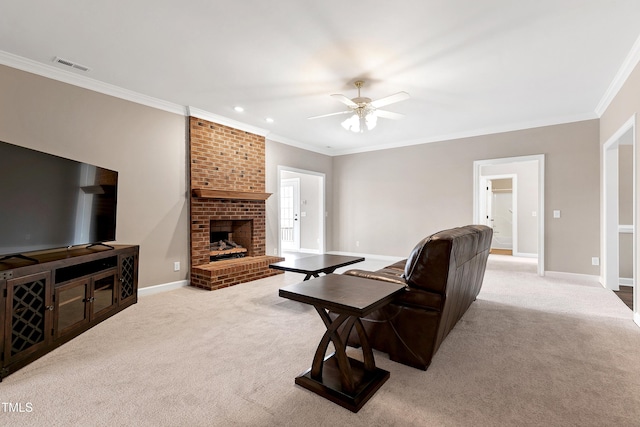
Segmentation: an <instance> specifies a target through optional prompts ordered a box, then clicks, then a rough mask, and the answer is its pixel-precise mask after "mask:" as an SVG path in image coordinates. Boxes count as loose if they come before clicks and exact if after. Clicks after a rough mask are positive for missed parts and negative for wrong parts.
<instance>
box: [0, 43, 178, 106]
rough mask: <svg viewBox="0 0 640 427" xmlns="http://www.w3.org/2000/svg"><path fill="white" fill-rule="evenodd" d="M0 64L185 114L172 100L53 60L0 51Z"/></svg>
mask: <svg viewBox="0 0 640 427" xmlns="http://www.w3.org/2000/svg"><path fill="white" fill-rule="evenodd" d="M0 64H2V65H6V66H8V67H12V68H16V69H18V70H22V71H26V72H28V73H32V74H37V75H39V76H42V77H47V78H49V79H53V80H57V81H59V82H63V83H68V84H70V85H73V86H78V87H81V88H84V89H88V90H92V91H94V92H98V93H102V94H104V95H109V96H114V97H116V98H120V99H124V100H127V101H131V102H135V103H137V104H142V105H146V106H147V107H152V108H157V109H158V110H163V111H167V112H169V113H175V114H180V115H181V116H184V115H185V114H186V109H185V107H184V106H182V105H178V104H174V103H173V102H168V101H164V100H162V99H158V98H154V97H152V96H147V95H143V94H141V93H138V92H134V91H131V90H128V89H123V88H121V87H119V86H115V85H112V84H109V83H104V82H101V81H99V80H95V79H92V78H91V77H87V76H83V75H80V74H76V73H74V72H71V71H67V70H63V69H60V68H58V67H57V66H55V65H53V62H52V63H51V65H47V64H43V63H41V62H36V61H32V60H31V59H27V58H23V57H21V56H18V55H14V54H11V53H8V52H4V51H0Z"/></svg>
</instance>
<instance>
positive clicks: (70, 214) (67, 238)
mask: <svg viewBox="0 0 640 427" xmlns="http://www.w3.org/2000/svg"><path fill="white" fill-rule="evenodd" d="M117 194H118V172H116V171H113V170H109V169H105V168H101V167H98V166H94V165H90V164H87V163H82V162H77V161H75V160H70V159H65V158H62V157H58V156H54V155H51V154H46V153H43V152H40V151H36V150H32V149H28V148H24V147H20V146H17V145H13V144H9V143H6V142H0V257H4V256H8V255H16V254H24V253H27V252H34V251H41V250H46V249H56V248H62V247H70V246H76V245H84V244H87V245H90V244H98V243H104V242H110V241H114V240H115V239H116V201H117Z"/></svg>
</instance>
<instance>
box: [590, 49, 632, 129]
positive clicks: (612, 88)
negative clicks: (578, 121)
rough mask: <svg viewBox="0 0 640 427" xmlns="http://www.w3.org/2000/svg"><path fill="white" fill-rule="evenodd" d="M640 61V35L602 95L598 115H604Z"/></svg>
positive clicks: (597, 110)
mask: <svg viewBox="0 0 640 427" xmlns="http://www.w3.org/2000/svg"><path fill="white" fill-rule="evenodd" d="M639 62H640V37H638V38H637V39H636V41H635V43H634V44H633V46H632V47H631V50H630V51H629V53H628V54H627V57H626V58H625V59H624V61H623V62H622V65H621V66H620V69H619V70H618V72H617V73H616V76H615V77H614V78H613V81H612V82H611V84H610V85H609V87H608V88H607V90H606V92H605V93H604V95H603V96H602V99H601V100H600V102H599V103H598V105H597V106H596V110H595V112H596V114H597V115H598V117H602V115H603V114H604V113H605V111H607V108H609V105H610V104H611V101H613V98H615V97H616V95H617V94H618V92H620V89H622V86H623V85H624V84H625V82H626V81H627V79H628V78H629V76H630V75H631V72H632V71H633V70H634V68H635V67H636V66H637V65H638V63H639Z"/></svg>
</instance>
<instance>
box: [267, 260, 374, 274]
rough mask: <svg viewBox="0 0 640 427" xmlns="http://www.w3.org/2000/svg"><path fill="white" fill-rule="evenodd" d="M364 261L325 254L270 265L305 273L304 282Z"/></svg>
mask: <svg viewBox="0 0 640 427" xmlns="http://www.w3.org/2000/svg"><path fill="white" fill-rule="evenodd" d="M362 261H364V258H362V257H354V256H343V255H329V254H324V255H312V256H308V257H304V258H297V259H293V260H291V261H287V260H285V261H280V262H276V263H274V264H270V265H269V268H274V269H276V270H283V271H292V272H294V273H303V274H306V276H305V278H304V280H309V279H310V278H311V277H319V275H320V273H324V274H331V273H333V272H334V271H336V268H340V267H344V266H347V265H351V264H355V263H356V262H362Z"/></svg>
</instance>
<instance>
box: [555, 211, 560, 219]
mask: <svg viewBox="0 0 640 427" xmlns="http://www.w3.org/2000/svg"><path fill="white" fill-rule="evenodd" d="M553 217H554V218H560V211H557V210H556V211H553Z"/></svg>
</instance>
